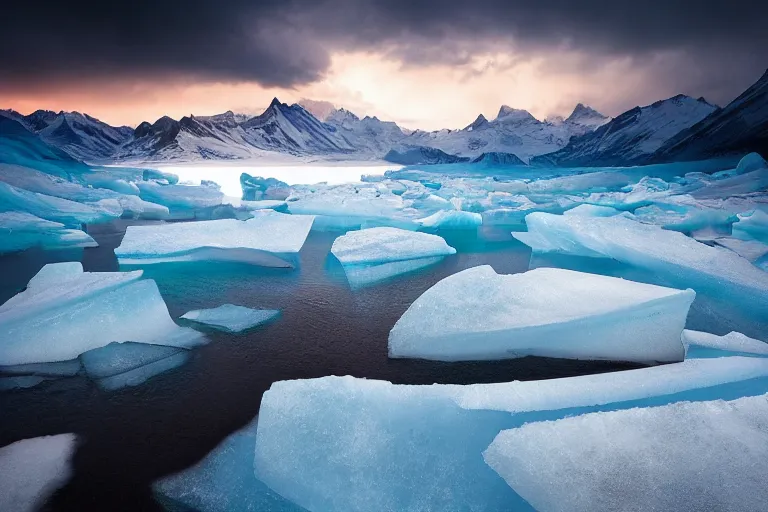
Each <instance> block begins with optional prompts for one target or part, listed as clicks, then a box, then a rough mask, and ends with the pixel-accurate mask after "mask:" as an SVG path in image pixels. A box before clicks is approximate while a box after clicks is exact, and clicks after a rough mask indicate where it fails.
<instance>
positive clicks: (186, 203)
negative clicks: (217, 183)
mask: <svg viewBox="0 0 768 512" xmlns="http://www.w3.org/2000/svg"><path fill="white" fill-rule="evenodd" d="M136 185H137V186H138V187H139V191H140V196H141V199H143V200H145V201H149V202H151V203H157V204H161V205H163V206H167V207H168V208H169V209H171V210H174V211H175V210H189V211H194V210H200V209H204V208H208V207H212V206H218V205H220V204H222V201H223V200H224V194H223V193H222V192H221V191H220V190H218V189H216V188H213V187H204V186H196V185H195V186H190V185H164V184H160V183H158V182H156V181H141V182H138V183H137V184H136Z"/></svg>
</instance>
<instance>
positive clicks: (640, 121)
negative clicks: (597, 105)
mask: <svg viewBox="0 0 768 512" xmlns="http://www.w3.org/2000/svg"><path fill="white" fill-rule="evenodd" d="M716 109H717V107H716V106H715V105H712V104H710V103H708V102H707V101H706V100H704V98H699V99H694V98H691V97H690V96H685V95H682V94H680V95H678V96H675V97H672V98H669V99H666V100H661V101H657V102H656V103H653V104H651V105H647V106H645V107H635V108H633V109H631V110H628V111H627V112H624V113H623V114H621V115H620V116H618V117H616V118H614V119H612V120H611V121H609V122H607V123H605V124H603V125H602V126H599V127H598V128H597V129H595V130H594V131H592V132H589V133H586V134H585V135H582V136H580V137H576V138H574V139H572V140H571V141H570V142H569V143H568V145H567V146H565V147H564V148H563V149H561V150H559V151H556V152H553V153H551V154H545V155H543V156H540V157H538V158H535V159H533V161H532V163H537V164H542V165H552V164H554V165H561V166H582V165H625V164H631V163H635V162H639V161H641V160H643V159H647V158H648V157H649V156H650V155H651V154H653V153H654V152H655V151H656V150H657V149H658V148H659V147H660V146H661V145H662V144H664V142H666V141H667V140H669V139H671V138H672V137H674V136H675V135H677V134H678V133H679V132H681V131H682V130H684V129H686V128H689V127H691V126H693V125H694V124H696V123H698V122H699V121H701V120H702V119H704V118H705V117H707V116H708V115H709V114H711V113H712V112H713V111H715V110H716ZM577 110H578V111H579V112H576V111H574V114H577V117H581V115H585V117H587V118H588V119H593V118H594V116H593V115H590V113H589V112H587V110H586V108H581V109H580V108H578V107H577Z"/></svg>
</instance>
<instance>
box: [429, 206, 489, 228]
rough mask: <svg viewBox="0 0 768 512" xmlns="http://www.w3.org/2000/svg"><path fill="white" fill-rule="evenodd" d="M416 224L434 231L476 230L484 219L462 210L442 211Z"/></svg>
mask: <svg viewBox="0 0 768 512" xmlns="http://www.w3.org/2000/svg"><path fill="white" fill-rule="evenodd" d="M415 222H417V223H419V224H421V226H422V227H425V228H434V229H476V228H477V227H478V226H480V225H482V223H483V217H482V215H480V214H479V213H475V212H465V211H460V210H440V211H439V212H437V213H434V214H432V215H430V216H429V217H425V218H423V219H417V220H416V221H415Z"/></svg>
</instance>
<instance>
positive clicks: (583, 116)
mask: <svg viewBox="0 0 768 512" xmlns="http://www.w3.org/2000/svg"><path fill="white" fill-rule="evenodd" d="M610 120H611V118H610V117H608V116H604V115H603V114H601V113H600V112H598V111H597V110H595V109H593V108H591V107H587V106H586V105H584V104H583V103H579V104H578V105H576V108H574V109H573V112H571V115H570V116H568V117H567V118H566V119H565V120H564V122H565V123H571V124H573V125H578V126H584V127H589V128H592V129H593V130H596V129H597V128H599V127H601V126H603V125H604V124H605V123H607V122H608V121H610Z"/></svg>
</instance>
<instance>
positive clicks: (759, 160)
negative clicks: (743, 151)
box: [736, 153, 768, 174]
mask: <svg viewBox="0 0 768 512" xmlns="http://www.w3.org/2000/svg"><path fill="white" fill-rule="evenodd" d="M766 168H768V162H766V161H765V160H764V159H763V157H762V156H760V155H759V154H757V153H749V154H747V155H745V156H744V157H742V159H741V160H739V165H737V166H736V174H746V173H748V172H752V171H756V170H758V169H766Z"/></svg>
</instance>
